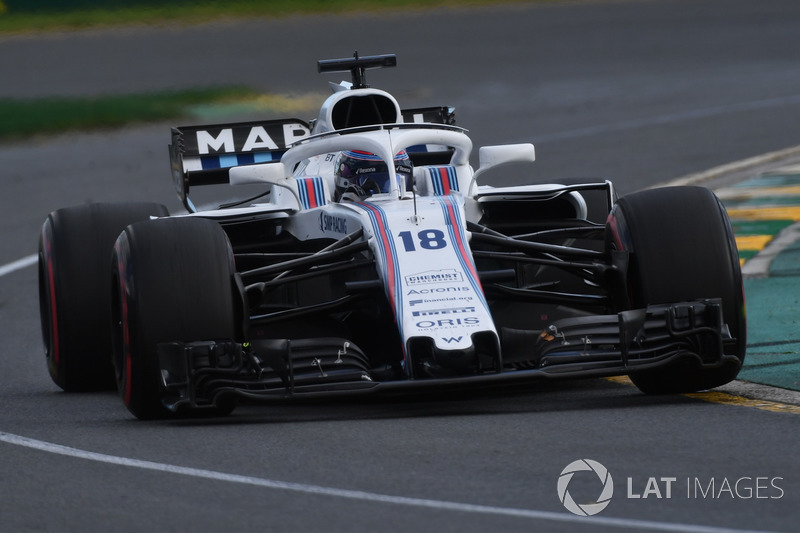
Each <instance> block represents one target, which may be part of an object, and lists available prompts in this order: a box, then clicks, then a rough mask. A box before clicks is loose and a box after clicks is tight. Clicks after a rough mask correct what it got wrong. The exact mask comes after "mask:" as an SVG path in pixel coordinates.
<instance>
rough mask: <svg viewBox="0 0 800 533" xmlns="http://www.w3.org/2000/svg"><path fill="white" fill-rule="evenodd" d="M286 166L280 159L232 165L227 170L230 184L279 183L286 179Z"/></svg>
mask: <svg viewBox="0 0 800 533" xmlns="http://www.w3.org/2000/svg"><path fill="white" fill-rule="evenodd" d="M286 178H287V176H286V167H285V166H284V164H283V163H281V162H280V161H276V162H274V163H259V164H257V165H244V166H239V167H232V168H231V169H230V170H228V181H229V183H230V184H231V185H259V184H262V185H270V184H271V185H281V183H280V182H281V181H283V180H286Z"/></svg>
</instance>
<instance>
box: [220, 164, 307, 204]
mask: <svg viewBox="0 0 800 533" xmlns="http://www.w3.org/2000/svg"><path fill="white" fill-rule="evenodd" d="M228 180H229V182H230V184H231V185H275V186H278V187H282V188H284V189H289V191H290V192H291V193H292V195H294V197H295V199H296V200H297V203H298V204H299V203H300V191H298V189H297V180H295V179H294V178H292V177H291V176H287V175H286V165H284V164H283V163H281V162H280V161H276V162H273V163H259V164H256V165H245V166H240V167H233V168H231V169H230V170H229V171H228Z"/></svg>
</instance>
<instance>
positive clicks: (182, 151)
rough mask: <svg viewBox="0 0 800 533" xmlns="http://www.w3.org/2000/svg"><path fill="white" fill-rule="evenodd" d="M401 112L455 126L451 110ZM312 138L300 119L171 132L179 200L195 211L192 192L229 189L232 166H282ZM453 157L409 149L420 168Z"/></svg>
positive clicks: (437, 150) (414, 119)
mask: <svg viewBox="0 0 800 533" xmlns="http://www.w3.org/2000/svg"><path fill="white" fill-rule="evenodd" d="M402 113H403V120H404V121H405V122H407V123H422V122H425V123H433V124H447V125H454V124H455V113H454V110H453V108H450V107H425V108H415V109H408V110H403V111H402ZM311 133H312V125H311V124H309V123H307V122H305V121H303V120H300V119H298V118H288V119H279V120H265V121H255V122H236V123H229V124H213V125H206V126H180V127H177V128H172V142H171V143H170V145H169V156H170V163H171V166H172V179H173V182H174V184H175V190H176V192H177V193H178V197H179V198H180V199H181V202H183V205H184V206H185V207H186V209H187V210H189V211H190V212H195V211H196V208H195V207H194V205H193V204H192V202H191V200H190V199H189V190H190V189H191V188H192V187H196V186H201V185H224V184H227V183H229V182H230V179H229V170H230V169H231V168H233V167H238V166H243V165H254V164H259V163H269V162H272V161H280V160H281V157H283V154H284V153H285V152H286V150H288V149H289V148H290V147H291V146H292V144H294V143H296V142H297V141H300V140H302V139H304V138H306V137H308V136H309V135H311ZM451 153H452V151H448V149H447V148H446V147H431V146H419V147H413V149H409V156H410V157H411V159H412V161H414V163H415V164H435V163H430V162H429V161H432V160H435V161H438V160H446V161H449V155H450V154H451Z"/></svg>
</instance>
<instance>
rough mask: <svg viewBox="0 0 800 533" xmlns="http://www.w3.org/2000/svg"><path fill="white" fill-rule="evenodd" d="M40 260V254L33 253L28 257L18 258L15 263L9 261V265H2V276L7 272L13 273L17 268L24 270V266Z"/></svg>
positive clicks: (0, 271)
mask: <svg viewBox="0 0 800 533" xmlns="http://www.w3.org/2000/svg"><path fill="white" fill-rule="evenodd" d="M38 261H39V256H38V255H36V254H33V255H29V256H28V257H23V258H22V259H17V260H16V261H14V262H13V263H8V264H7V265H3V266H0V278H1V277H3V276H5V275H6V274H11V273H12V272H16V271H17V270H22V269H23V268H27V267H29V266H31V265H35V264H36V263H37V262H38Z"/></svg>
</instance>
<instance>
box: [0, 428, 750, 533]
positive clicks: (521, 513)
mask: <svg viewBox="0 0 800 533" xmlns="http://www.w3.org/2000/svg"><path fill="white" fill-rule="evenodd" d="M0 442H5V443H8V444H13V445H16V446H23V447H25V448H30V449H34V450H39V451H43V452H47V453H54V454H58V455H65V456H67V457H73V458H77V459H86V460H89V461H96V462H99V463H106V464H111V465H117V466H127V467H131V468H139V469H143V470H152V471H156V472H164V473H168V474H179V475H183V476H191V477H195V478H202V479H208V480H212V481H224V482H227V483H239V484H242V485H250V486H254V487H260V488H267V489H275V490H284V491H292V492H299V493H303V494H309V495H317V496H330V497H335V498H347V499H349V500H358V501H366V502H374V503H384V504H392V505H407V506H413V507H425V508H428V509H436V510H439V511H455V512H462V513H478V514H488V515H499V516H512V517H518V518H529V519H533V520H549V521H554V522H569V523H576V524H577V523H579V524H583V525H587V526H591V527H597V526H610V527H615V528H626V529H637V530H640V531H643V530H648V531H672V532H698V533H749V530H742V529H728V528H721V527H713V526H700V525H695V524H677V523H670V522H656V521H651V520H637V519H632V518H610V517H600V516H592V517H582V516H575V515H571V514H567V513H555V512H550V511H537V510H532V509H515V508H510V507H494V506H491V505H475V504H470V503H458V502H449V501H442V500H429V499H424V498H409V497H405V496H391V495H388V494H377V493H373V492H364V491H359V490H348V489H337V488H333V487H323V486H320V485H308V484H305V483H289V482H285V481H277V480H272V479H264V478H258V477H252V476H242V475H237V474H226V473H224V472H216V471H214V470H204V469H199V468H190V467H185V466H176V465H170V464H164V463H155V462H152V461H142V460H139V459H130V458H127V457H118V456H115V455H107V454H103V453H96V452H89V451H86V450H80V449H78V448H70V447H68V446H62V445H60V444H53V443H50V442H44V441H40V440H36V439H30V438H28V437H21V436H19V435H13V434H11V433H4V432H0ZM553 491H554V493H555V483H553ZM761 533H764V532H761Z"/></svg>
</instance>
